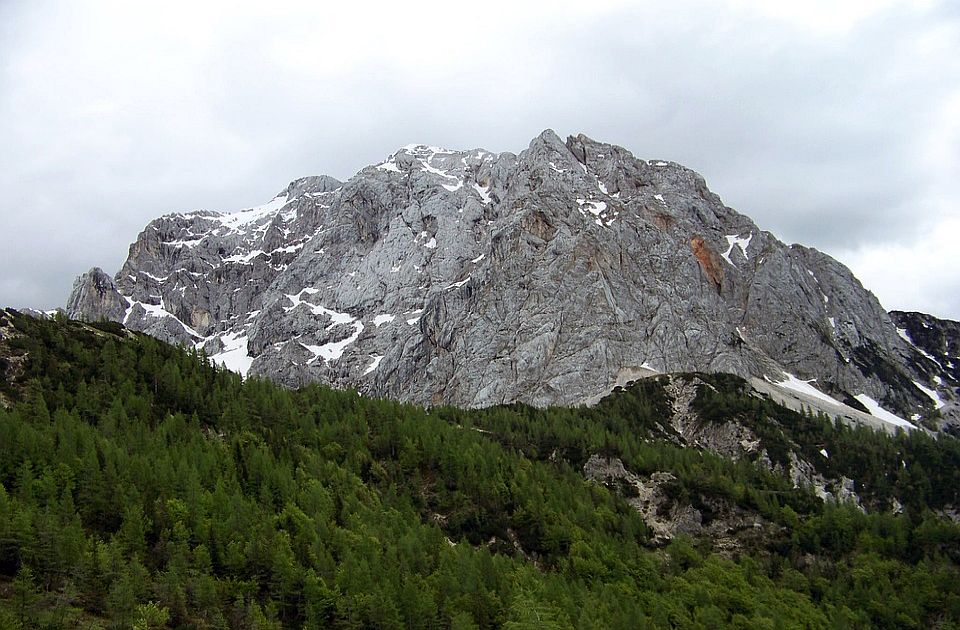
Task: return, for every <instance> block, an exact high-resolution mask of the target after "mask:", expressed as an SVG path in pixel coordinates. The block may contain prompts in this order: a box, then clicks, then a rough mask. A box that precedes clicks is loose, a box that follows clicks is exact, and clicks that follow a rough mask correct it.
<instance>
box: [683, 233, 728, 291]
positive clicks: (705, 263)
mask: <svg viewBox="0 0 960 630" xmlns="http://www.w3.org/2000/svg"><path fill="white" fill-rule="evenodd" d="M690 249H692V250H693V255H694V256H696V257H697V261H698V262H699V263H700V269H702V270H703V273H705V274H707V277H708V278H710V281H711V282H713V286H714V287H716V289H717V293H720V289H721V288H723V266H722V263H721V261H720V256H719V255H717V252H715V251H713V250H712V249H710V246H709V245H707V243H706V242H705V241H704V240H703V239H702V238H701V237H699V236H694V237H693V238H692V239H690Z"/></svg>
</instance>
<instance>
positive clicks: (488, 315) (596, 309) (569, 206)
mask: <svg viewBox="0 0 960 630" xmlns="http://www.w3.org/2000/svg"><path fill="white" fill-rule="evenodd" d="M101 275H102V273H101V274H98V273H95V272H91V273H90V274H87V276H84V277H81V279H80V280H78V285H77V287H78V288H77V289H75V291H74V294H73V295H72V296H71V298H70V302H69V304H68V312H69V314H70V315H71V316H72V317H86V318H99V317H107V318H109V319H115V320H117V321H123V322H125V323H126V324H127V325H128V326H131V327H133V328H137V329H140V330H146V331H147V332H150V333H151V334H155V335H157V336H159V337H161V338H164V339H168V340H170V341H175V342H180V343H187V344H196V345H198V346H201V347H204V348H205V349H206V350H207V352H208V353H209V354H211V355H213V356H214V357H215V358H216V359H217V360H219V361H221V362H224V363H225V364H227V365H228V366H230V367H232V368H233V369H238V370H240V371H243V372H244V373H249V374H257V375H262V376H266V377H269V378H271V379H274V380H277V381H279V382H281V383H284V384H286V385H290V386H297V385H300V384H302V383H306V382H312V381H320V382H324V383H329V384H331V385H334V386H337V387H353V388H356V389H358V390H360V391H361V392H364V393H366V394H370V395H377V396H388V397H393V398H399V399H403V400H409V401H414V402H418V403H426V404H438V403H447V404H455V405H465V406H483V405H490V404H496V403H504V402H511V401H524V402H528V403H532V404H535V405H547V404H576V403H580V402H584V401H588V400H591V399H594V398H595V397H596V396H598V395H602V394H604V393H606V392H607V391H609V390H610V389H611V387H612V386H613V385H614V384H615V383H616V382H617V380H618V378H619V379H621V380H622V379H623V377H624V376H623V375H624V374H639V373H644V371H645V370H648V369H652V370H656V371H679V370H706V371H726V372H733V373H735V374H739V375H742V376H754V377H759V378H766V379H768V380H771V381H774V382H784V379H787V378H788V377H787V374H785V372H787V373H790V374H792V375H794V376H795V377H796V378H794V379H793V381H790V380H788V381H786V382H788V383H792V382H794V381H796V382H799V381H798V380H797V379H802V380H810V379H814V378H815V379H817V380H816V381H815V383H812V384H807V386H808V387H810V388H814V386H816V387H819V390H820V391H821V392H825V393H826V394H829V395H830V396H833V397H835V398H837V399H838V400H841V401H843V400H852V399H854V398H855V397H857V396H858V395H859V396H866V397H868V398H869V399H870V400H872V401H876V402H877V404H878V405H880V406H882V407H883V408H885V409H887V410H889V411H891V412H893V413H896V414H899V415H900V416H901V417H904V418H907V419H909V418H910V417H911V416H916V419H915V420H919V419H920V418H922V417H924V416H927V415H931V414H932V413H933V411H934V403H933V401H932V399H931V398H930V397H929V396H928V395H926V394H925V393H924V392H923V391H921V390H920V389H918V388H917V387H916V386H915V385H914V383H913V382H914V381H918V382H920V383H921V384H923V385H924V387H930V388H934V389H936V390H937V391H939V392H940V395H941V396H942V397H943V398H944V399H951V400H952V399H953V396H954V394H953V392H952V390H950V389H949V388H948V387H940V386H939V385H938V384H937V383H935V382H934V381H933V380H932V377H933V375H932V373H928V372H922V371H918V370H917V369H916V365H915V364H916V361H917V360H918V359H917V357H918V356H919V357H920V358H921V359H922V356H921V355H920V354H919V353H918V350H917V349H916V348H915V347H914V346H912V345H911V344H910V343H908V342H907V341H906V340H905V339H904V338H902V337H901V336H900V335H898V334H897V330H896V327H895V326H894V324H893V322H892V321H891V319H890V316H889V315H888V314H887V313H886V312H885V311H884V310H883V309H882V308H881V306H880V304H879V303H878V302H877V300H876V298H874V297H873V295H872V294H870V293H869V292H868V291H866V290H865V289H864V288H863V287H862V286H861V285H860V283H859V282H858V281H857V280H856V278H854V277H853V276H852V274H851V273H850V271H849V270H848V269H846V268H845V267H844V266H843V265H841V264H839V263H838V262H836V261H835V260H833V259H832V258H830V257H829V256H827V255H825V254H822V253H820V252H818V251H816V250H812V249H808V248H805V247H801V246H797V245H793V246H787V245H784V244H783V243H781V242H780V241H778V240H777V239H776V238H774V237H773V236H772V235H771V234H770V233H768V232H764V231H762V230H760V229H759V228H758V227H757V226H756V225H754V223H753V222H752V221H751V220H750V219H749V218H748V217H745V216H743V215H741V214H739V213H737V212H735V211H734V210H732V209H730V208H728V207H726V206H724V205H723V203H722V201H721V200H720V198H719V197H718V196H717V195H715V194H714V193H712V192H710V190H709V189H708V188H707V186H706V184H705V182H704V180H703V178H702V177H701V176H699V175H698V174H696V173H694V172H693V171H691V170H689V169H686V168H684V167H682V166H680V165H678V164H674V163H672V162H664V161H647V160H641V159H637V158H635V157H634V156H633V155H631V154H630V153H629V152H628V151H626V150H625V149H623V148H621V147H617V146H613V145H609V144H603V143H600V142H595V141H593V140H591V139H589V138H587V137H585V136H583V135H580V136H576V137H571V138H568V139H567V141H566V142H563V141H562V140H561V139H560V138H558V137H557V136H556V135H555V134H554V133H553V132H552V131H545V132H544V133H542V134H541V135H539V136H538V137H536V138H534V139H533V141H532V142H531V143H530V146H529V147H528V148H527V149H526V150H525V151H523V152H521V153H520V154H519V155H514V154H512V153H500V154H494V153H490V152H487V151H483V150H473V151H449V150H444V149H438V148H435V147H427V146H423V145H412V146H408V147H405V148H403V149H401V150H400V151H398V152H397V153H395V154H393V155H392V156H390V157H389V158H388V159H387V160H385V161H384V162H382V163H380V164H377V165H372V166H369V167H367V168H364V169H363V170H361V171H360V172H359V173H357V174H356V175H355V176H354V177H352V178H350V180H349V181H347V182H342V183H341V182H338V181H336V180H334V179H332V178H329V177H310V178H305V179H301V180H297V181H295V182H293V183H291V184H290V185H289V186H288V187H287V188H286V189H285V190H284V191H283V192H281V193H280V194H279V195H278V196H277V197H276V198H275V199H274V200H273V201H271V202H270V203H268V204H266V205H265V206H261V207H259V208H253V209H249V210H245V211H242V212H238V213H235V214H218V213H212V212H196V213H192V214H176V215H169V216H165V217H161V218H159V219H157V220H155V221H153V222H152V223H150V224H149V225H148V226H147V228H146V229H145V230H144V231H143V233H141V234H140V236H139V237H138V238H137V240H136V242H135V243H134V244H133V245H132V246H131V248H130V255H129V257H128V259H127V261H126V263H125V264H124V266H123V267H122V268H121V270H120V271H119V272H118V273H117V275H116V277H115V278H114V280H113V283H114V284H113V286H111V285H110V284H107V283H105V281H103V278H102V277H100V276H101ZM98 283H99V284H98ZM91 287H102V289H103V291H102V294H101V292H99V289H96V288H94V289H91ZM94 296H97V297H94ZM941 412H942V410H941Z"/></svg>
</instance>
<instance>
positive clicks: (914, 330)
mask: <svg viewBox="0 0 960 630" xmlns="http://www.w3.org/2000/svg"><path fill="white" fill-rule="evenodd" d="M890 317H891V318H892V319H893V322H894V324H895V325H896V326H897V332H898V333H899V334H900V336H901V337H903V338H904V339H905V340H906V341H907V342H909V343H910V344H911V345H913V346H914V347H915V348H916V349H917V351H918V352H919V354H920V355H922V358H921V357H915V361H914V365H913V367H914V369H915V371H916V372H918V373H921V374H923V375H925V376H926V377H927V378H926V379H925V380H927V381H928V382H930V383H933V384H934V385H937V386H940V387H939V388H937V389H941V388H949V390H952V391H953V392H954V393H956V392H957V388H958V387H960V322H955V321H952V320H949V319H938V318H936V317H933V316H932V315H927V314H925V313H915V312H911V313H905V312H903V311H890ZM949 390H948V391H949ZM926 393H927V394H928V395H931V394H930V392H929V391H927V392H926ZM931 398H933V400H934V401H935V403H937V404H942V405H943V407H947V406H948V405H949V406H950V407H951V408H955V406H956V404H957V400H956V398H953V399H952V400H942V399H940V396H939V394H936V395H931ZM943 407H941V408H943Z"/></svg>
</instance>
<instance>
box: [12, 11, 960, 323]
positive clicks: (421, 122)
mask: <svg viewBox="0 0 960 630" xmlns="http://www.w3.org/2000/svg"><path fill="white" fill-rule="evenodd" d="M147 4H148V3H145V2H144V3H141V2H127V1H117V2H101V1H96V0H88V1H85V2H82V3H81V2H46V1H43V0H26V1H19V0H0V270H2V271H0V304H2V305H12V306H32V307H36V308H52V307H55V306H61V305H63V304H64V302H65V301H66V298H67V294H68V293H69V290H70V287H71V285H72V282H73V279H74V277H75V276H77V275H78V274H80V273H81V272H83V271H85V270H87V269H88V268H90V267H92V266H100V267H103V268H104V269H105V270H106V271H107V272H108V273H111V274H113V273H114V272H116V271H117V269H119V267H120V265H121V264H122V262H123V260H124V258H125V257H126V253H127V247H128V246H129V244H130V243H131V242H132V241H133V240H134V239H135V238H136V236H137V234H138V233H139V232H140V230H141V229H142V228H143V227H144V225H146V223H147V222H148V221H150V220H151V219H153V218H155V217H157V216H159V215H161V214H164V213H168V212H176V211H186V210H191V209H196V208H206V209H214V210H235V209H240V208H243V207H249V206H251V205H257V204H259V203H262V202H264V201H267V200H269V199H270V198H271V197H273V196H274V194H276V193H277V192H279V191H280V190H281V189H283V188H284V187H285V185H286V183H287V182H288V181H290V180H291V179H294V178H296V177H300V176H304V175H312V174H321V173H326V174H330V175H333V176H335V177H338V178H340V179H345V178H347V177H349V176H351V175H353V174H354V173H355V172H356V171H357V170H359V169H360V168H362V167H363V166H365V165H367V164H371V163H374V162H377V161H380V160H381V159H383V158H384V157H385V156H386V155H388V154H390V153H393V152H394V151H395V150H396V149H397V148H398V147H400V146H402V145H405V144H408V143H414V142H416V143H425V144H433V145H441V146H446V147H450V148H474V147H483V148H486V149H489V150H491V151H513V152H519V151H520V150H522V149H524V148H525V147H526V146H527V144H528V143H529V141H530V139H531V138H533V137H534V136H536V135H537V134H538V133H539V132H540V131H541V130H543V129H544V128H547V127H549V128H552V129H554V130H556V131H557V133H559V134H560V135H561V136H566V135H568V134H576V133H581V132H582V133H585V134H587V135H588V136H591V137H593V138H595V139H597V140H602V141H606V142H611V143H614V144H619V145H622V146H625V147H626V148H628V149H630V150H631V151H632V152H633V153H634V154H635V155H637V156H638V157H642V158H649V159H653V158H662V159H669V160H674V161H677V162H680V163H683V164H685V165H687V166H689V167H691V168H693V169H695V170H697V171H699V172H700V173H702V174H703V175H704V176H705V177H706V179H707V182H708V183H709V184H710V187H711V188H712V189H713V190H714V191H715V192H717V193H718V194H719V195H720V196H721V197H722V198H723V199H724V201H725V202H726V203H727V205H730V206H732V207H734V208H736V209H738V210H740V211H741V212H743V213H745V214H748V215H749V216H751V217H752V218H753V219H754V220H755V221H756V222H757V224H758V225H760V227H761V228H764V229H768V230H770V231H772V232H773V233H774V234H776V235H777V236H778V237H780V238H781V239H783V240H785V241H787V242H800V243H803V244H806V245H811V246H814V247H817V248H818V249H821V250H823V251H826V252H827V253H829V254H831V255H833V256H834V257H836V258H838V259H839V260H841V261H842V262H844V263H846V264H847V265H849V266H850V267H851V268H852V269H853V270H854V272H855V273H856V274H857V276H858V277H859V278H860V279H861V281H862V282H863V283H864V285H865V286H866V287H867V288H869V289H871V290H872V291H873V292H874V293H875V294H876V295H877V296H878V297H879V298H880V301H881V302H882V303H883V305H884V306H885V307H887V308H890V309H892V308H901V309H913V310H923V311H927V312H930V313H933V314H935V315H938V316H941V317H949V318H952V319H960V264H958V263H960V253H958V245H957V242H956V241H957V240H958V239H960V202H958V197H960V195H958V192H957V188H958V186H960V3H958V2H956V1H955V0H952V1H948V2H935V1H929V2H896V1H884V0H864V1H859V0H857V1H852V2H844V1H843V0H835V1H829V0H825V1H821V0H814V1H812V2H811V1H809V0H807V1H805V2H786V3H784V2H780V1H770V2H760V1H759V0H739V1H737V0H731V1H729V2H723V1H713V2H698V1H693V0H689V1H688V0H681V1H674V2H669V3H667V2H618V1H606V0H605V1H597V0H591V1H590V2H585V1H580V2H576V3H563V2H558V1H556V0H555V1H552V2H544V3H539V2H517V1H515V0H514V1H510V2H500V1H496V0H495V1H492V2H483V3H464V4H463V5H462V6H463V7H464V8H455V6H460V5H457V4H456V3H450V2H413V1H407V2H397V1H395V0H394V1H392V2H386V3H382V4H381V3H370V2H352V3H343V4H342V6H334V7H330V6H325V5H327V4H329V3H316V2H285V3H283V2H264V3H259V6H258V7H255V8H251V7H246V4H245V3H243V2H234V1H232V2H192V1H191V2H178V1H173V0H164V1H163V2H156V3H150V4H152V7H150V8H145V5H147ZM278 7H279V8H278Z"/></svg>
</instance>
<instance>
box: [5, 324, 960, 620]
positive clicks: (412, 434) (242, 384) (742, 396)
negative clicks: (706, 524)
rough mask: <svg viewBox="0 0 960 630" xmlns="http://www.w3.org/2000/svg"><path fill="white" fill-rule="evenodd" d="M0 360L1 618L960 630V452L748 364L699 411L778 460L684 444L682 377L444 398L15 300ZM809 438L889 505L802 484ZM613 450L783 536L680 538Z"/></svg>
mask: <svg viewBox="0 0 960 630" xmlns="http://www.w3.org/2000/svg"><path fill="white" fill-rule="evenodd" d="M0 375H2V376H3V378H2V380H0V403H2V404H0V628H131V627H133V628H299V627H306V628H325V627H334V628H501V627H502V628H719V627H734V628H771V629H772V628H873V627H877V628H926V627H936V628H958V627H960V571H958V566H960V564H958V563H960V527H958V526H957V525H956V524H954V522H952V521H951V520H950V519H949V518H947V517H946V516H945V514H946V513H948V512H949V511H950V510H953V509H954V508H955V507H956V506H958V505H960V501H958V496H957V494H958V492H960V442H958V440H956V439H954V438H952V437H949V436H941V437H939V438H936V439H935V438H933V437H931V436H928V435H926V434H922V433H919V432H916V433H913V434H910V435H907V434H903V433H901V434H898V435H896V436H889V435H885V434H882V433H877V432H873V431H871V430H868V429H854V428H849V427H845V426H841V425H839V424H835V423H834V422H832V421H831V420H830V419H828V418H823V417H816V416H813V415H811V414H809V413H808V414H802V413H795V412H792V411H789V410H787V409H785V408H783V407H780V406H778V405H776V404H774V403H773V402H771V401H769V400H764V399H761V398H757V397H756V396H751V395H749V394H748V393H747V391H746V389H745V388H746V384H745V383H744V382H743V381H742V380H740V379H738V378H736V377H731V376H723V375H699V377H698V378H700V379H702V381H703V383H705V385H701V386H700V388H699V390H698V395H697V399H696V400H695V401H694V406H695V408H696V409H697V410H698V412H699V414H700V415H701V416H702V417H703V418H704V419H705V420H706V421H707V422H717V423H720V422H724V421H726V420H728V419H731V418H735V419H736V420H737V421H738V422H740V423H742V424H743V425H744V426H746V427H749V428H750V430H751V431H752V432H753V433H754V434H756V435H757V436H759V438H760V439H761V440H762V442H763V445H764V448H765V452H766V453H767V455H768V457H769V460H770V464H771V465H769V466H760V465H758V463H757V462H755V461H750V460H749V459H745V458H744V459H736V460H735V459H731V458H728V457H723V456H721V455H719V454H716V453H713V452H711V451H709V450H703V449H696V448H688V447H686V448H685V447H683V446H681V445H680V444H678V443H676V441H675V440H671V439H670V435H669V428H668V427H665V426H664V425H665V422H666V421H665V418H666V417H667V415H668V413H669V410H668V409H667V408H666V407H667V402H666V398H665V394H664V387H663V386H664V382H665V381H664V380H663V379H664V378H666V377H660V378H654V379H647V380H644V381H640V382H638V383H636V384H634V385H632V386H630V387H628V388H626V389H623V390H620V391H617V392H615V393H613V394H612V395H610V396H609V397H607V398H606V399H605V400H603V401H602V402H601V403H600V404H598V405H596V406H594V407H590V408H573V409H571V408H553V409H535V408H531V407H526V406H521V405H513V406H507V407H496V408H490V409H484V410H462V409H453V408H432V409H422V408H417V407H413V406H409V405H405V404H401V403H397V402H392V401H385V400H374V399H370V398H366V397H363V396H360V395H358V394H357V393H355V392H349V391H334V390H330V389H328V388H324V387H321V386H310V387H305V388H303V389H301V390H298V391H290V390H286V389H283V388H280V387H278V386H276V385H274V384H272V383H269V382H265V381H261V380H257V379H250V380H246V381H244V380H242V379H241V378H240V377H239V376H238V375H236V374H233V373H231V372H228V371H225V370H223V369H221V368H216V367H213V366H212V365H210V362H209V361H208V360H207V359H206V357H205V356H204V355H203V354H198V353H197V352H193V351H185V350H183V349H180V348H175V347H172V346H169V345H166V344H164V343H162V342H160V341H157V340H155V339H153V338H150V337H148V336H145V335H142V334H137V333H132V332H130V331H127V330H125V329H123V328H122V327H121V326H119V325H117V324H112V323H99V324H88V323H80V322H72V321H66V320H63V319H59V318H58V319H53V320H39V319H33V318H31V317H28V316H25V315H21V314H19V313H17V312H15V311H11V310H6V311H2V312H0ZM821 449H823V450H824V451H826V452H829V454H830V456H829V458H825V457H818V456H817V454H818V453H819V452H820V451H821ZM791 454H794V455H799V456H801V457H804V458H806V459H808V460H810V461H816V462H817V466H818V469H817V472H819V473H821V474H823V475H825V476H830V477H840V476H845V477H848V478H851V479H854V480H856V490H857V494H858V495H859V497H860V498H861V500H862V501H863V503H864V506H865V507H866V508H867V509H866V510H865V511H864V510H862V509H860V508H859V507H857V506H856V505H854V504H852V503H851V502H844V501H840V502H834V501H822V500H821V499H820V498H818V497H817V496H816V495H815V494H814V492H813V491H812V490H811V489H810V488H808V487H806V486H804V485H802V484H801V485H799V486H795V484H794V483H792V482H791V481H790V480H789V479H788V478H787V477H786V476H785V475H784V474H782V472H778V471H779V470H780V468H778V467H777V466H778V464H780V465H784V464H786V463H787V462H788V461H789V460H790V459H791V457H792V455H791ZM594 455H600V456H602V457H604V458H617V459H619V460H620V461H622V462H623V465H624V466H625V467H626V468H627V469H629V470H630V471H632V473H635V474H636V475H640V476H643V475H650V474H652V473H656V472H668V473H670V474H671V475H672V477H671V479H672V481H671V482H670V483H669V484H668V486H667V490H668V492H669V494H670V496H671V497H672V499H673V500H675V501H676V502H678V503H681V504H684V505H687V504H689V505H695V506H699V509H700V510H701V512H703V513H704V515H705V518H708V517H709V510H710V508H711V506H716V505H724V506H727V508H725V509H728V510H735V511H737V512H738V513H742V514H749V515H752V516H751V518H754V519H756V521H757V522H758V523H762V524H763V526H762V527H761V528H760V529H759V530H758V531H760V532H761V535H757V534H756V533H755V532H754V535H751V536H747V535H744V536H742V537H740V538H739V539H737V540H738V542H737V544H736V545H735V546H734V547H732V548H718V547H717V546H716V545H715V541H714V540H711V538H710V537H706V536H701V537H697V536H685V535H678V536H675V537H673V538H672V539H671V540H669V541H663V540H660V539H658V538H657V537H655V536H654V533H653V532H652V530H651V529H650V527H649V524H648V523H646V522H645V521H644V519H643V518H642V517H641V515H640V513H639V512H638V511H637V510H636V509H634V507H632V506H631V505H630V504H629V503H628V500H629V499H630V490H629V488H626V489H618V488H616V487H609V486H608V485H604V484H600V483H597V482H593V481H589V480H588V479H587V478H586V477H585V475H584V472H583V470H584V464H585V463H586V462H587V461H588V460H589V459H590V458H591V457H592V456H594ZM781 467H782V466H781Z"/></svg>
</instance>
